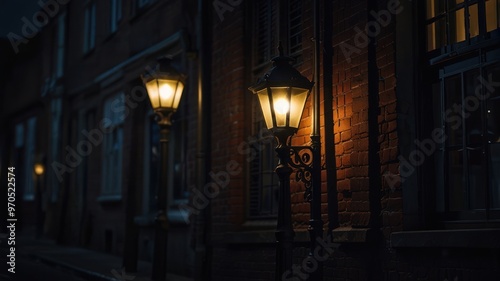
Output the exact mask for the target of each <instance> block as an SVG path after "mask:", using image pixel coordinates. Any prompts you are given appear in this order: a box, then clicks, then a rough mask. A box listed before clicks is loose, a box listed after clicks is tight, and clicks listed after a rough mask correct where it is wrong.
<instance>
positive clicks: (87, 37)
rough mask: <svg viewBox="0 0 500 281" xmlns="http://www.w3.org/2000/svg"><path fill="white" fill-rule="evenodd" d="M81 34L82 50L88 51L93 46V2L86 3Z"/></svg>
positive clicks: (94, 25) (94, 9)
mask: <svg viewBox="0 0 500 281" xmlns="http://www.w3.org/2000/svg"><path fill="white" fill-rule="evenodd" d="M83 36H84V37H83V52H84V53H88V52H90V51H91V50H92V49H94V47H95V37H96V7H95V3H94V2H92V3H90V4H88V5H87V7H86V8H85V22H84V27H83Z"/></svg>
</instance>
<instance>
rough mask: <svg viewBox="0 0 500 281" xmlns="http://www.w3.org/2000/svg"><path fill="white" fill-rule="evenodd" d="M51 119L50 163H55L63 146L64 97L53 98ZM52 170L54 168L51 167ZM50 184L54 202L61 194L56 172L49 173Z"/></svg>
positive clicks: (51, 196)
mask: <svg viewBox="0 0 500 281" xmlns="http://www.w3.org/2000/svg"><path fill="white" fill-rule="evenodd" d="M50 111H51V120H50V147H49V151H50V152H49V157H48V160H49V162H48V163H54V162H55V161H60V159H59V155H60V152H59V149H60V146H61V116H62V99H61V98H57V99H53V100H52V101H51V103H50ZM51 171H52V169H51ZM47 176H48V178H47V180H48V184H49V186H50V194H51V195H50V199H51V201H52V202H56V201H57V198H58V196H59V185H60V182H59V179H58V178H57V175H56V174H55V173H54V172H49V173H48V175H47Z"/></svg>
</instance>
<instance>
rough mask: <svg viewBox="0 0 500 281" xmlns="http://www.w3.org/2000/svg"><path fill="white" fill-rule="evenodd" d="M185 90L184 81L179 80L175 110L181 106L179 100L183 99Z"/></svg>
mask: <svg viewBox="0 0 500 281" xmlns="http://www.w3.org/2000/svg"><path fill="white" fill-rule="evenodd" d="M183 90H184V84H182V82H180V81H179V82H177V89H176V91H175V98H174V104H173V106H174V110H175V109H177V108H178V107H179V102H180V101H181V97H182V91H183Z"/></svg>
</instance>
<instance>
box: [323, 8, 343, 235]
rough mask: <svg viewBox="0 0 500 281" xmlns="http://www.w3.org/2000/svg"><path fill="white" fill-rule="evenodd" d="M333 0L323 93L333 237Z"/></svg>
mask: <svg viewBox="0 0 500 281" xmlns="http://www.w3.org/2000/svg"><path fill="white" fill-rule="evenodd" d="M332 2H333V0H326V1H324V7H323V10H324V11H325V13H324V15H323V23H324V31H323V50H324V51H323V82H324V84H323V93H324V111H325V165H326V178H327V182H328V187H327V192H328V234H327V235H329V239H333V230H334V229H335V228H337V227H338V226H339V210H338V199H337V167H336V162H335V139H334V136H335V126H334V122H335V120H334V117H333V47H332V40H333V31H332V30H333V18H332V17H331V15H332V14H333V3H332Z"/></svg>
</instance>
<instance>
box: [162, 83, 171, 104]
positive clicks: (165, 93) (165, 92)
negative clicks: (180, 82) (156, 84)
mask: <svg viewBox="0 0 500 281" xmlns="http://www.w3.org/2000/svg"><path fill="white" fill-rule="evenodd" d="M173 94H174V89H172V87H171V86H170V85H169V84H163V85H161V86H160V99H161V100H162V101H169V100H170V99H171V98H172V95H173Z"/></svg>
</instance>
